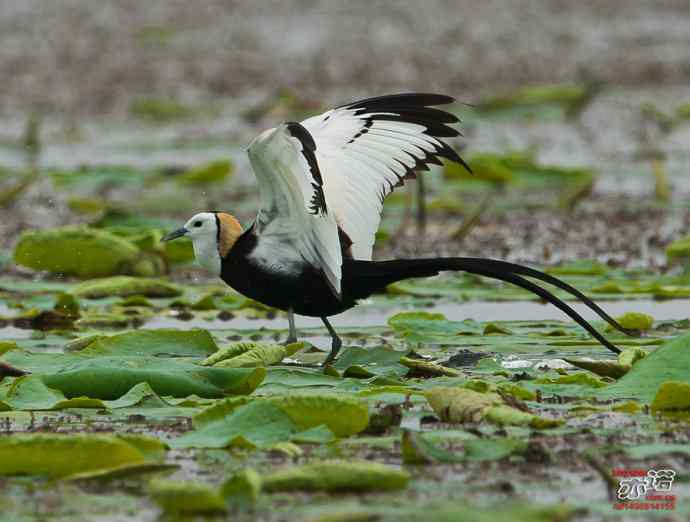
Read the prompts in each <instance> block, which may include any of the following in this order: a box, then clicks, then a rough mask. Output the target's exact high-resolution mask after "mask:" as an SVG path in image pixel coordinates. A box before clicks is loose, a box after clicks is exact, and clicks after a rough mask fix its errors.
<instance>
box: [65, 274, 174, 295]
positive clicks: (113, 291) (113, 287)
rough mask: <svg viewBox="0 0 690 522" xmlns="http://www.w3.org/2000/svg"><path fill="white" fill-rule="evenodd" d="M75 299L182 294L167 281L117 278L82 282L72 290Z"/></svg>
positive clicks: (126, 277)
mask: <svg viewBox="0 0 690 522" xmlns="http://www.w3.org/2000/svg"><path fill="white" fill-rule="evenodd" d="M72 293H73V294H74V295H76V296H77V297H86V298H89V299H99V298H101V297H113V296H116V297H128V296H132V295H143V296H146V297H176V296H178V295H180V294H181V293H182V292H181V291H180V289H179V288H178V287H177V286H175V285H173V284H171V283H168V282H167V281H163V280H160V279H147V278H142V277H128V276H117V277H108V278H104V279H93V280H91V281H84V282H83V283H81V284H79V285H77V286H76V287H74V289H73V290H72Z"/></svg>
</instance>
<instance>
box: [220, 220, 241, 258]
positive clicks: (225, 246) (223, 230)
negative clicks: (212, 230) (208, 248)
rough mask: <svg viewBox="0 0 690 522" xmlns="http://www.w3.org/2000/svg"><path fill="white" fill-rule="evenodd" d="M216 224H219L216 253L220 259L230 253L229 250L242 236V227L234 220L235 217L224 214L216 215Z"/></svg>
mask: <svg viewBox="0 0 690 522" xmlns="http://www.w3.org/2000/svg"><path fill="white" fill-rule="evenodd" d="M218 223H219V224H220V233H219V235H218V236H219V237H218V253H219V254H220V257H225V256H227V255H228V252H230V249H231V248H232V247H233V245H234V244H235V241H237V238H239V237H240V236H241V235H242V225H240V222H239V221H237V219H235V216H231V215H230V214H226V213H225V212H219V213H218Z"/></svg>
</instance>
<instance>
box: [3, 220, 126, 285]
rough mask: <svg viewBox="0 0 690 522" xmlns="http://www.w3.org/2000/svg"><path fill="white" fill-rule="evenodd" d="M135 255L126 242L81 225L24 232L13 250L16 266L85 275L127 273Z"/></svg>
mask: <svg viewBox="0 0 690 522" xmlns="http://www.w3.org/2000/svg"><path fill="white" fill-rule="evenodd" d="M138 258H139V249H138V248H137V247H136V246H135V245H133V244H132V243H130V242H129V241H127V240H125V239H122V238H119V237H117V236H115V235H113V234H110V233H108V232H105V231H103V230H95V229H89V228H84V227H66V228H56V229H49V230H30V231H27V232H24V233H23V234H22V235H21V237H20V238H19V243H17V246H16V248H15V251H14V261H15V262H16V263H17V264H18V265H22V266H26V267H28V268H31V269H33V270H41V271H47V272H52V273H57V274H65V275H74V276H77V277H89V278H90V277H103V276H110V275H113V274H122V273H131V272H132V269H133V266H134V264H135V262H136V261H137V260H138Z"/></svg>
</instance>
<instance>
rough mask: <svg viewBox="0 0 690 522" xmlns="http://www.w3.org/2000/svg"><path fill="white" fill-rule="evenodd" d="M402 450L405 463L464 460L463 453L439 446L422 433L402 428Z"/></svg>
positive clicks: (448, 462)
mask: <svg viewBox="0 0 690 522" xmlns="http://www.w3.org/2000/svg"><path fill="white" fill-rule="evenodd" d="M400 450H401V452H402V458H403V462H404V463H405V464H430V463H432V462H441V463H444V464H452V463H455V462H462V461H463V460H464V458H463V456H462V455H457V454H455V453H453V452H450V451H447V450H444V449H442V448H439V447H438V446H436V445H435V444H433V443H432V442H430V441H428V440H426V439H425V438H424V436H423V435H422V434H421V433H419V432H415V431H412V430H402V439H401V441H400Z"/></svg>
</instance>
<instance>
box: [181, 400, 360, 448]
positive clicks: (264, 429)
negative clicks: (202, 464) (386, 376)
mask: <svg viewBox="0 0 690 522" xmlns="http://www.w3.org/2000/svg"><path fill="white" fill-rule="evenodd" d="M193 422H194V427H195V428H196V429H195V431H193V432H190V433H188V434H186V435H184V436H183V437H181V438H180V439H178V440H177V441H176V442H175V444H176V445H177V446H181V447H214V448H222V447H226V446H231V445H240V446H242V445H245V446H246V445H248V446H250V447H270V446H272V445H274V444H276V443H277V442H282V441H287V440H290V439H291V438H292V437H293V436H298V437H300V438H301V439H302V440H304V439H305V437H309V435H308V434H307V433H305V432H308V431H310V430H312V429H314V428H318V427H320V426H326V427H327V428H328V431H329V432H330V433H331V435H333V434H334V435H336V436H338V437H348V436H350V435H354V434H356V433H359V432H361V431H362V430H364V429H365V428H366V427H367V425H368V424H369V410H368V407H367V405H366V403H365V402H363V401H360V400H357V399H353V398H347V397H342V396H335V395H332V396H323V395H318V396H317V395H288V396H286V397H281V396H277V397H269V398H255V399H249V398H236V399H227V400H225V401H222V402H219V403H217V404H216V405H214V406H211V407H210V408H208V409H206V410H204V411H203V412H201V413H200V414H198V415H196V416H195V417H194V419H193ZM298 434H299V435H298ZM320 436H321V435H320ZM329 439H330V437H329Z"/></svg>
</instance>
